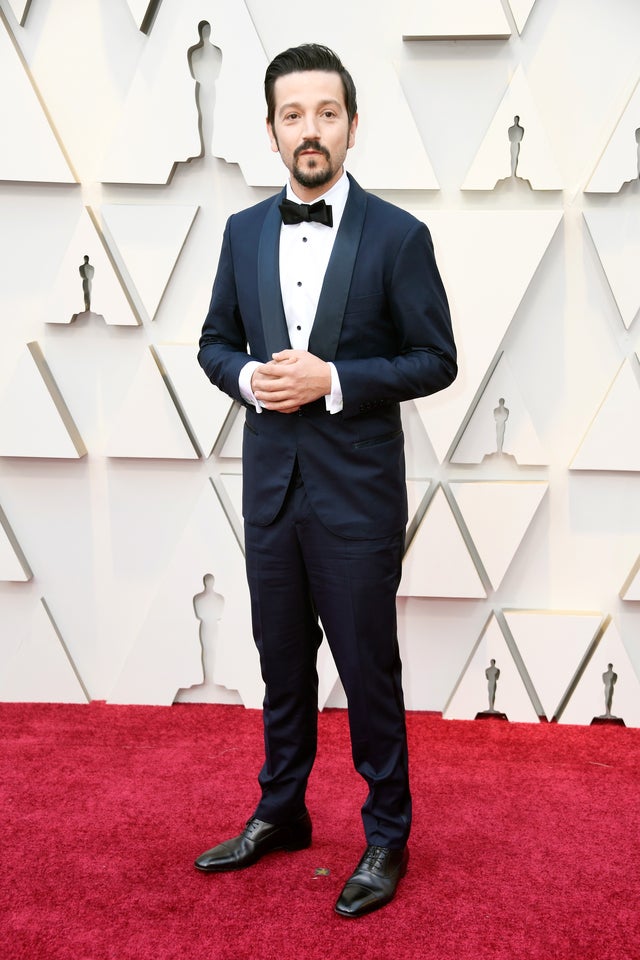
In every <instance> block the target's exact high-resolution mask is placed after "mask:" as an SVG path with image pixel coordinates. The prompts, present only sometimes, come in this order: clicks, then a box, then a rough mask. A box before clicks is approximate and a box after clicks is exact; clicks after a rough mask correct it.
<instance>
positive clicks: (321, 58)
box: [264, 43, 358, 123]
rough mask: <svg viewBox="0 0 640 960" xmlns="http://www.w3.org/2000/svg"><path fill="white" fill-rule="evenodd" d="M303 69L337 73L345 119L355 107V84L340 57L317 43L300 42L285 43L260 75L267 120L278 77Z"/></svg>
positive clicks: (271, 112) (352, 114)
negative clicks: (340, 83)
mask: <svg viewBox="0 0 640 960" xmlns="http://www.w3.org/2000/svg"><path fill="white" fill-rule="evenodd" d="M304 70H326V71H327V72H328V73H337V74H338V75H339V77H340V79H341V80H342V87H343V89H344V102H345V106H346V108H347V116H348V118H349V123H351V121H352V120H353V118H354V117H355V115H356V112H357V110H358V104H357V101H356V87H355V84H354V82H353V78H352V77H351V74H350V73H349V71H348V70H347V69H346V68H345V67H344V66H343V64H342V61H341V60H340V57H339V56H338V55H337V54H335V53H334V52H333V50H330V49H329V47H323V46H322V44H320V43H303V44H302V45H301V46H299V47H289V49H288V50H284V51H283V52H282V53H279V54H278V56H277V57H274V58H273V60H272V61H271V63H270V64H269V66H268V67H267V72H266V73H265V75H264V95H265V98H266V101H267V120H268V121H269V123H273V120H274V117H275V111H276V98H275V93H274V87H275V83H276V80H277V79H278V77H284V76H285V75H286V74H288V73H298V72H301V71H304Z"/></svg>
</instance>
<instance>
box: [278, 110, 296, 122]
mask: <svg viewBox="0 0 640 960" xmlns="http://www.w3.org/2000/svg"><path fill="white" fill-rule="evenodd" d="M298 117H299V114H298V113H296V112H295V111H294V110H290V111H289V113H285V115H284V117H283V118H282V119H283V120H284V121H285V123H286V122H287V121H290V120H297V119H298Z"/></svg>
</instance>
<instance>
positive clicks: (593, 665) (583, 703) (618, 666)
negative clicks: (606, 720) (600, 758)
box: [558, 621, 640, 727]
mask: <svg viewBox="0 0 640 960" xmlns="http://www.w3.org/2000/svg"><path fill="white" fill-rule="evenodd" d="M609 664H612V667H613V672H614V673H615V674H617V681H616V682H615V684H614V686H613V699H612V704H611V711H610V712H611V714H612V715H613V716H617V717H621V718H622V720H624V723H625V724H626V726H627V727H640V682H639V680H638V676H637V674H636V672H635V670H634V667H633V664H632V663H631V660H630V658H629V654H628V653H627V651H626V648H625V646H624V644H623V642H622V640H621V638H620V634H619V633H618V630H617V629H616V626H615V624H614V623H613V621H612V622H610V623H609V625H608V627H607V629H606V630H605V632H604V635H603V637H602V639H601V640H600V642H599V643H598V646H597V647H596V649H595V652H594V654H593V656H592V657H591V659H590V661H589V663H588V664H587V667H586V669H585V671H584V673H583V674H582V676H581V677H580V680H579V681H578V683H577V685H576V688H575V690H574V691H573V693H572V695H571V699H570V700H569V702H568V704H567V706H566V707H565V709H564V710H563V712H562V715H561V716H560V717H559V718H558V722H559V723H576V724H590V723H591V721H592V720H593V719H594V717H601V716H603V715H606V700H605V682H604V674H605V673H607V671H608V667H609Z"/></svg>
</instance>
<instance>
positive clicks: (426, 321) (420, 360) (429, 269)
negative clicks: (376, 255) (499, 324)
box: [335, 220, 458, 417]
mask: <svg viewBox="0 0 640 960" xmlns="http://www.w3.org/2000/svg"><path fill="white" fill-rule="evenodd" d="M385 297H386V308H387V310H388V313H389V316H390V319H391V323H392V325H393V327H394V333H395V344H396V346H395V353H394V354H393V355H391V356H384V357H383V356H380V357H368V358H366V359H365V358H362V359H353V360H351V359H347V360H341V359H336V361H335V365H336V370H337V371H338V376H339V378H340V384H341V387H342V394H343V410H342V415H343V416H344V417H350V416H355V415H357V414H359V413H365V412H366V411H368V410H371V409H372V408H375V407H376V406H381V405H384V404H386V403H388V402H400V401H403V400H412V399H415V398H417V397H425V396H428V395H429V394H432V393H436V392H437V391H439V390H443V389H444V388H445V387H448V386H449V385H450V384H451V383H452V382H453V381H454V380H455V377H456V374H457V369H458V368H457V361H456V346H455V341H454V337H453V330H452V326H451V316H450V313H449V305H448V302H447V296H446V293H445V290H444V286H443V284H442V279H441V277H440V273H439V271H438V267H437V265H436V261H435V256H434V251H433V244H432V241H431V235H430V233H429V231H428V229H427V227H426V226H425V224H423V223H422V222H420V221H417V220H415V221H413V223H412V225H411V227H410V229H409V230H408V231H407V233H406V235H405V236H404V239H403V241H402V243H401V244H400V246H399V248H398V250H397V254H396V256H395V259H394V262H393V264H392V267H391V269H390V271H389V273H388V277H387V279H386V281H385Z"/></svg>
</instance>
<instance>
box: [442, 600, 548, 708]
mask: <svg viewBox="0 0 640 960" xmlns="http://www.w3.org/2000/svg"><path fill="white" fill-rule="evenodd" d="M492 660H495V666H496V667H497V668H498V669H499V670H500V676H499V677H498V680H497V683H496V697H495V702H494V710H496V711H498V712H500V713H504V714H506V716H507V719H508V720H509V721H511V722H518V721H520V722H523V723H538V720H539V718H538V716H537V714H536V712H535V710H534V708H533V704H532V703H531V699H530V697H529V694H528V693H527V689H526V687H525V685H524V683H523V681H522V677H521V676H520V673H519V672H518V668H517V666H516V664H515V662H514V659H513V657H512V655H511V651H510V650H509V647H508V646H507V643H506V640H505V638H504V636H503V634H502V631H501V630H500V626H499V624H498V622H497V620H496V618H495V616H493V615H492V616H491V617H490V619H489V621H488V623H487V625H486V627H485V629H484V630H483V632H482V634H481V636H480V637H479V639H478V641H477V643H476V645H475V646H474V648H473V650H472V651H471V655H470V657H469V660H468V661H467V663H466V664H465V666H464V669H463V671H462V673H461V675H460V677H459V679H458V682H457V684H456V686H455V688H454V690H453V693H452V694H451V696H450V697H449V700H448V702H447V703H446V705H445V708H444V710H443V712H442V715H443V717H444V718H445V719H446V720H473V719H474V718H475V716H476V714H478V713H482V712H483V711H486V710H488V709H489V693H488V680H487V676H486V670H487V668H488V667H489V666H490V664H491V661H492ZM484 722H493V721H484Z"/></svg>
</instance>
